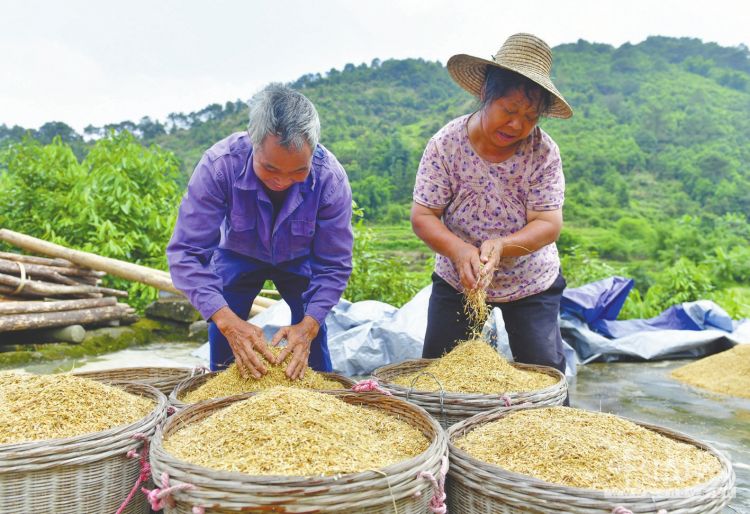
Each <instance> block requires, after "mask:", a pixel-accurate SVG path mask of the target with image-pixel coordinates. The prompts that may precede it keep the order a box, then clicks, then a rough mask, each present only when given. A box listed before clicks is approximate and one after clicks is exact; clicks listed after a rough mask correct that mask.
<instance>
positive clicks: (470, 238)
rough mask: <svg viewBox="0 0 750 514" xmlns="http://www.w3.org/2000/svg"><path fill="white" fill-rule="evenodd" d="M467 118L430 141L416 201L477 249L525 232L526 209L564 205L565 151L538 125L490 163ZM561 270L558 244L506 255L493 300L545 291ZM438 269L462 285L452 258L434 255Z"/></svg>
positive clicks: (490, 294) (492, 289)
mask: <svg viewBox="0 0 750 514" xmlns="http://www.w3.org/2000/svg"><path fill="white" fill-rule="evenodd" d="M468 118H469V116H468V115H466V116H461V117H460V118H457V119H455V120H453V121H451V122H450V123H448V124H447V125H446V126H445V127H443V128H442V129H441V130H440V131H439V132H438V133H437V134H435V136H433V138H432V139H430V141H429V143H428V144H427V148H426V149H425V151H424V154H423V156H422V161H421V162H420V164H419V170H418V171H417V179H416V184H415V185H414V201H415V202H417V203H418V204H420V205H424V206H425V207H430V208H438V209H443V223H445V226H446V227H448V229H449V230H450V231H451V232H453V233H454V234H456V235H457V236H458V237H460V238H461V239H463V240H464V241H466V242H468V243H470V244H473V245H474V246H477V247H479V246H480V245H481V244H482V242H483V241H485V240H487V239H495V238H498V237H503V236H507V235H509V234H512V233H514V232H517V231H518V230H521V229H522V228H523V227H524V226H525V225H526V211H527V210H532V211H548V210H555V209H560V208H562V205H563V201H564V199H565V178H564V176H563V170H562V162H561V160H560V151H559V149H558V147H557V144H556V143H555V142H554V141H553V140H552V138H551V137H549V135H547V133H546V132H544V131H543V130H542V129H540V128H539V127H536V128H534V130H533V131H532V132H531V134H530V135H529V137H528V138H527V139H526V141H524V143H523V144H522V145H521V146H519V148H518V150H517V151H516V153H515V155H513V156H512V157H510V158H509V159H507V160H505V161H503V162H500V163H492V162H488V161H486V160H484V159H483V158H482V157H480V156H479V155H477V153H476V152H475V151H474V149H473V148H472V146H471V143H470V141H469V134H468V131H467V127H466V124H467V121H468ZM559 267H560V259H559V257H558V254H557V247H556V246H555V244H554V243H552V244H549V245H547V246H545V247H543V248H541V249H539V250H537V251H536V252H534V253H532V254H529V255H524V256H522V257H503V258H502V259H501V261H500V265H499V267H498V269H497V270H496V271H495V275H494V277H493V280H492V283H491V284H490V287H489V288H488V290H487V298H488V300H490V301H493V302H509V301H513V300H518V299H520V298H525V297H527V296H530V295H533V294H536V293H540V292H542V291H545V290H546V289H548V288H549V287H550V286H551V285H552V282H554V280H555V278H556V277H557V274H558V270H559ZM435 272H436V273H437V274H438V275H439V276H440V277H442V278H443V279H444V280H445V281H447V282H448V283H449V284H451V285H452V286H453V287H455V288H456V289H458V290H459V291H460V290H462V289H463V288H462V286H461V282H460V280H459V277H458V272H457V271H456V269H455V267H454V266H453V263H452V262H451V261H450V259H448V258H447V257H445V256H443V255H438V256H437V257H436V259H435Z"/></svg>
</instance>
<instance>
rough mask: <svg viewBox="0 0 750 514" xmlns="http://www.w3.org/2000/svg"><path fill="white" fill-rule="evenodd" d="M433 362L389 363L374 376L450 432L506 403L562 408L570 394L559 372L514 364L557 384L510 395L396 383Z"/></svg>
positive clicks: (417, 360)
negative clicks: (401, 377)
mask: <svg viewBox="0 0 750 514" xmlns="http://www.w3.org/2000/svg"><path fill="white" fill-rule="evenodd" d="M433 361H434V359H412V360H407V361H404V362H400V363H398V364H389V365H387V366H382V367H380V368H378V369H376V370H375V371H374V372H373V374H372V376H373V378H375V379H376V380H377V381H378V382H379V383H380V385H381V386H382V387H383V388H384V389H387V390H388V391H390V392H391V393H393V395H394V396H398V397H399V398H403V399H405V400H408V401H409V402H411V403H413V404H415V405H419V406H420V407H422V408H423V409H425V410H426V411H427V412H429V413H430V414H431V415H432V416H433V417H434V418H435V419H437V420H438V421H439V422H440V425H441V426H442V427H443V428H446V429H447V428H448V427H450V426H451V425H453V424H455V423H458V422H459V421H462V420H464V419H466V418H469V417H471V416H474V415H476V414H479V413H481V412H487V411H489V410H493V409H497V408H498V407H503V406H505V405H506V402H507V403H509V404H510V408H511V410H516V409H519V408H522V407H529V406H535V405H562V404H563V402H564V401H565V397H566V396H567V394H568V384H567V381H566V380H565V376H564V375H563V374H562V373H560V372H559V371H558V370H556V369H554V368H550V367H547V366H536V365H532V364H520V363H512V365H513V367H514V368H517V369H521V370H524V371H535V372H538V373H545V374H547V375H551V376H553V377H555V378H557V383H556V384H554V385H552V386H550V387H546V388H544V389H539V390H537V391H523V392H508V393H506V394H505V395H502V394H469V393H454V392H450V391H444V392H441V391H418V390H412V389H410V388H408V387H404V386H402V385H399V384H395V383H393V382H392V380H393V379H394V378H396V377H398V376H401V375H409V374H412V373H419V372H421V371H423V370H424V368H426V367H427V366H428V365H429V364H430V363H432V362H433Z"/></svg>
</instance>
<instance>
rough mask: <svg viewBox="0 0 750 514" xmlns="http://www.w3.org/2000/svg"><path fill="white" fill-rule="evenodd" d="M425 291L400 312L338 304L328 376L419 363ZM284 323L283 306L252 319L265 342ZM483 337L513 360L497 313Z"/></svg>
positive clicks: (331, 325)
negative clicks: (411, 361) (417, 360)
mask: <svg viewBox="0 0 750 514" xmlns="http://www.w3.org/2000/svg"><path fill="white" fill-rule="evenodd" d="M431 290H432V286H427V287H425V288H424V289H422V290H421V291H420V292H419V293H417V294H416V295H415V296H414V298H412V299H411V300H410V301H409V302H408V303H406V304H405V305H404V306H403V307H401V308H400V309H399V308H396V307H394V306H392V305H389V304H387V303H383V302H378V301H374V300H366V301H362V302H355V303H352V302H348V301H346V300H341V301H340V302H339V303H338V305H336V306H335V307H334V308H333V309H332V310H331V312H330V313H329V314H328V317H327V318H326V325H327V326H328V349H329V351H330V353H331V361H332V362H333V368H334V371H336V372H338V373H342V374H344V375H347V376H366V375H369V374H370V373H372V372H373V371H374V370H375V369H376V368H379V367H380V366H385V365H386V364H391V363H397V362H402V361H404V360H407V359H419V358H420V357H421V356H422V346H423V344H424V334H425V330H426V328H427V304H428V302H429V299H430V292H431ZM290 321H291V311H290V310H289V306H288V305H287V304H286V303H285V302H284V301H283V300H282V301H280V302H277V303H276V304H274V305H273V306H271V307H269V308H268V309H266V310H265V311H263V312H262V313H260V314H258V315H257V316H255V317H254V318H253V319H252V323H254V324H256V325H258V326H260V327H262V328H263V333H264V335H265V337H266V339H268V340H270V339H271V338H272V337H273V334H274V333H275V332H276V331H277V330H278V329H279V328H280V327H282V326H285V325H288V324H289V323H290ZM483 335H484V337H485V339H487V340H488V341H490V343H491V344H493V345H494V346H496V347H497V349H498V352H500V353H501V354H502V355H504V356H505V357H506V358H507V359H508V360H513V356H512V354H511V352H510V347H509V345H508V335H507V333H506V331H505V323H504V321H503V316H502V313H501V312H500V309H497V308H495V309H493V311H492V314H491V316H490V318H489V320H488V321H487V323H486V324H485V326H484V331H483ZM565 353H566V357H567V360H568V373H569V374H570V375H571V376H572V375H575V366H576V363H577V359H576V357H575V351H574V350H573V349H572V348H570V347H569V346H568V347H566V352H565ZM196 354H201V355H202V356H204V358H205V359H206V360H208V345H204V346H203V347H201V348H200V349H199V350H198V351H197V352H196Z"/></svg>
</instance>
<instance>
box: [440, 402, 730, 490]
mask: <svg viewBox="0 0 750 514" xmlns="http://www.w3.org/2000/svg"><path fill="white" fill-rule="evenodd" d="M454 444H455V445H456V446H457V447H458V448H460V449H462V450H464V451H466V452H467V453H468V454H470V455H471V456H472V457H474V458H476V459H477V460H480V461H482V462H486V463H490V464H495V465H497V466H500V467H502V468H504V469H506V470H509V471H513V472H516V473H520V474H522V475H528V476H532V477H535V478H539V479H541V480H544V481H546V482H550V483H553V484H559V485H564V486H568V487H580V488H585V489H600V490H610V491H618V492H621V493H629V494H635V493H644V492H657V491H664V490H668V489H683V488H687V487H692V486H695V485H698V484H702V483H705V482H707V481H709V480H711V479H712V478H714V477H716V476H717V475H718V474H719V473H720V472H721V469H722V468H721V463H720V462H719V460H718V459H716V458H715V457H714V456H713V455H711V454H710V453H708V452H707V451H704V450H702V449H700V448H697V447H696V446H693V445H691V444H687V443H683V442H679V441H675V440H674V439H671V438H669V437H666V436H664V435H661V434H659V433H657V432H655V431H653V430H649V429H647V428H644V427H641V426H639V425H636V424H635V423H633V422H631V421H628V420H626V419H622V418H619V417H617V416H613V415H611V414H605V413H600V412H589V411H584V410H579V409H571V408H568V407H550V408H543V409H529V410H520V411H516V412H513V413H510V414H508V415H507V416H504V417H503V418H501V419H499V420H496V421H493V422H489V423H486V424H484V425H480V426H478V427H477V428H475V429H474V430H472V431H471V432H469V433H468V434H466V435H464V436H462V437H459V438H457V439H456V441H455V443H454Z"/></svg>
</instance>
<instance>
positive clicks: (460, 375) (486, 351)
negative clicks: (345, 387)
mask: <svg viewBox="0 0 750 514" xmlns="http://www.w3.org/2000/svg"><path fill="white" fill-rule="evenodd" d="M417 377H418V378H417ZM415 378H416V380H415ZM391 381H392V382H394V383H395V384H398V385H401V386H404V387H409V388H411V387H413V388H414V389H415V390H419V391H439V390H440V386H439V385H438V382H440V385H442V388H443V390H444V391H450V392H457V393H473V394H502V393H509V392H521V391H538V390H540V389H544V388H547V387H550V386H553V385H555V384H556V383H557V382H558V379H557V378H555V377H554V376H551V375H547V374H546V373H540V372H536V371H530V370H522V369H518V368H515V367H513V366H512V365H511V364H510V363H509V362H508V361H507V360H505V359H504V358H503V357H502V356H501V355H500V354H499V353H498V352H497V350H496V349H495V348H493V347H492V346H490V345H489V344H487V343H486V342H485V341H483V340H481V339H473V340H471V341H464V342H462V343H460V344H459V345H458V346H456V347H455V348H454V349H453V350H451V351H450V352H449V353H447V354H446V355H444V356H443V357H441V358H439V359H436V360H435V361H434V362H432V363H430V364H429V365H428V366H426V367H425V368H424V369H422V370H421V371H419V372H416V373H407V374H404V375H400V376H398V377H395V378H393V379H391Z"/></svg>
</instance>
